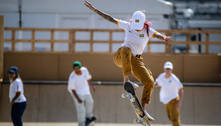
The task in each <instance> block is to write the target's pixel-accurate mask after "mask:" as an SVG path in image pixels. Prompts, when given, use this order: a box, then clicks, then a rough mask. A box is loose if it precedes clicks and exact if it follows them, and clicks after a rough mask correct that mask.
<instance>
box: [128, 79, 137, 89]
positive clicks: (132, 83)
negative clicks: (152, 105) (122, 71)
mask: <svg viewBox="0 0 221 126" xmlns="http://www.w3.org/2000/svg"><path fill="white" fill-rule="evenodd" d="M128 82H129V83H131V85H132V86H133V88H134V89H135V90H137V89H138V88H139V85H138V84H136V83H135V82H132V81H130V80H128Z"/></svg>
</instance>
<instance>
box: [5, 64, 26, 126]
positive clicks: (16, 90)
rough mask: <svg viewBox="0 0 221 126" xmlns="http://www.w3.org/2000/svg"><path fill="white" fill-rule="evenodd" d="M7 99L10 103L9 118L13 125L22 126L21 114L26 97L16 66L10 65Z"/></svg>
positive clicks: (24, 106)
mask: <svg viewBox="0 0 221 126" xmlns="http://www.w3.org/2000/svg"><path fill="white" fill-rule="evenodd" d="M8 74H9V80H10V88H9V99H10V102H11V105H12V108H11V119H12V122H13V124H14V126H23V123H22V116H23V113H24V111H25V109H26V98H25V96H24V89H23V82H22V80H21V78H19V74H18V68H17V67H15V66H12V67H11V68H10V69H9V71H8Z"/></svg>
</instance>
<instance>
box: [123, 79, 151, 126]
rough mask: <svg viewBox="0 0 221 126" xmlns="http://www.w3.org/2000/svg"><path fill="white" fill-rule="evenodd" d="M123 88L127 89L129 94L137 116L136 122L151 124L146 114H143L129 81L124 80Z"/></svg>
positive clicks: (148, 125)
mask: <svg viewBox="0 0 221 126" xmlns="http://www.w3.org/2000/svg"><path fill="white" fill-rule="evenodd" d="M124 89H125V90H126V91H127V93H128V94H129V95H130V96H131V98H130V102H131V104H132V106H133V108H134V110H135V113H136V116H137V120H136V122H137V123H138V122H139V123H141V124H142V125H144V126H151V125H150V120H149V118H148V116H147V115H146V114H145V112H144V110H143V108H142V106H141V104H140V102H139V100H138V98H137V96H136V94H135V91H134V88H133V86H132V85H131V83H130V82H126V83H125V84H124Z"/></svg>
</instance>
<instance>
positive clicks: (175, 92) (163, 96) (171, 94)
mask: <svg viewBox="0 0 221 126" xmlns="http://www.w3.org/2000/svg"><path fill="white" fill-rule="evenodd" d="M172 70H173V64H172V63H171V62H169V61H167V62H166V63H165V64H164V71H165V72H164V73H162V74H160V75H159V76H158V77H157V79H156V83H155V84H156V85H157V86H160V87H161V89H160V101H161V102H162V103H163V104H165V106H166V112H167V115H168V118H169V120H170V121H171V122H172V124H173V126H180V106H181V102H182V99H183V92H184V91H183V85H182V83H181V82H180V80H179V79H178V78H177V77H176V75H174V74H173V73H172Z"/></svg>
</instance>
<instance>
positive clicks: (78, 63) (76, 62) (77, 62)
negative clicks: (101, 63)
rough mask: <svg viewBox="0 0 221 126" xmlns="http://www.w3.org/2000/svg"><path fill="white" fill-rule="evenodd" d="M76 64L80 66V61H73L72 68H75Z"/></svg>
mask: <svg viewBox="0 0 221 126" xmlns="http://www.w3.org/2000/svg"><path fill="white" fill-rule="evenodd" d="M76 66H78V67H80V68H81V62H79V61H75V62H74V63H73V68H75V67H76Z"/></svg>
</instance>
